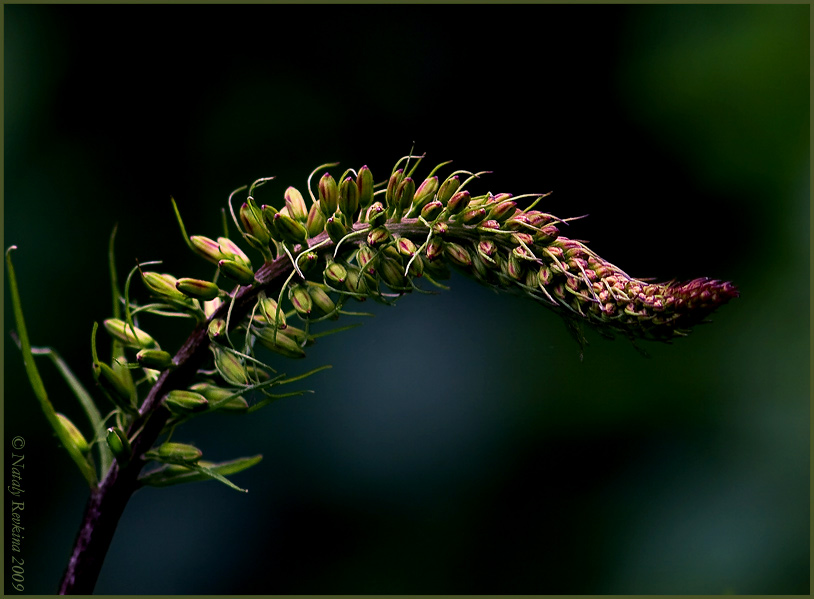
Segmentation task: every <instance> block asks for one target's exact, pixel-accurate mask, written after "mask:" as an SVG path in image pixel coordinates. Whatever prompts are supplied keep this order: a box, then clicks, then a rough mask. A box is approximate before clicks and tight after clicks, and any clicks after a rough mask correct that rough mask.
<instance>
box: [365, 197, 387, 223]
mask: <svg viewBox="0 0 814 599" xmlns="http://www.w3.org/2000/svg"><path fill="white" fill-rule="evenodd" d="M365 220H366V221H367V222H369V223H370V225H371V226H372V227H380V226H381V225H383V224H384V223H385V222H386V221H387V213H386V212H385V210H384V206H382V203H381V202H373V203H372V204H371V205H370V208H368V209H367V214H366V215H365Z"/></svg>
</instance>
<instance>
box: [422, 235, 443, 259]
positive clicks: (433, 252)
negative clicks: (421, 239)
mask: <svg viewBox="0 0 814 599" xmlns="http://www.w3.org/2000/svg"><path fill="white" fill-rule="evenodd" d="M443 251H444V242H443V241H441V238H440V237H433V238H432V239H430V242H429V243H428V244H427V249H426V255H427V260H429V261H430V262H433V261H435V260H436V259H437V258H438V257H439V256H441V254H442V253H443Z"/></svg>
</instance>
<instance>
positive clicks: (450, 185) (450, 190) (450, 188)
mask: <svg viewBox="0 0 814 599" xmlns="http://www.w3.org/2000/svg"><path fill="white" fill-rule="evenodd" d="M460 186H461V181H460V179H458V175H453V176H452V177H450V178H448V179H447V180H446V181H444V182H443V183H442V184H441V187H440V189H439V190H438V194H437V195H436V199H437V200H438V201H439V202H441V203H442V204H443V205H444V206H446V205H447V203H448V202H449V200H450V199H451V198H452V196H454V195H455V192H457V191H458V188H459V187H460Z"/></svg>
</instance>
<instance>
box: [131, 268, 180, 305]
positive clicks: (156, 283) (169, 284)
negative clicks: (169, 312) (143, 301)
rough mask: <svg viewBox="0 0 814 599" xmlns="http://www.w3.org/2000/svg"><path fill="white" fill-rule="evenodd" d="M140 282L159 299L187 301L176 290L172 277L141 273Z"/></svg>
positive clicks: (155, 273) (154, 273)
mask: <svg viewBox="0 0 814 599" xmlns="http://www.w3.org/2000/svg"><path fill="white" fill-rule="evenodd" d="M141 280H142V281H144V285H145V287H147V289H149V290H150V291H151V292H152V293H153V295H155V296H157V297H159V298H166V299H171V300H180V301H186V300H188V298H187V296H185V295H184V294H183V293H181V292H180V291H178V289H176V287H175V281H176V279H175V277H174V276H172V275H169V274H159V273H157V272H142V273H141Z"/></svg>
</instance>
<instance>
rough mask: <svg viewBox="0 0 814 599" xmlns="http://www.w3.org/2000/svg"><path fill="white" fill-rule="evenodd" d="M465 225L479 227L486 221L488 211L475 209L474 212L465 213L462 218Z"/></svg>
mask: <svg viewBox="0 0 814 599" xmlns="http://www.w3.org/2000/svg"><path fill="white" fill-rule="evenodd" d="M461 220H462V221H463V224H465V225H470V226H471V225H477V224H478V223H481V222H483V221H484V220H486V209H485V208H475V209H474V210H470V211H469V212H464V213H463V216H462V217H461Z"/></svg>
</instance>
